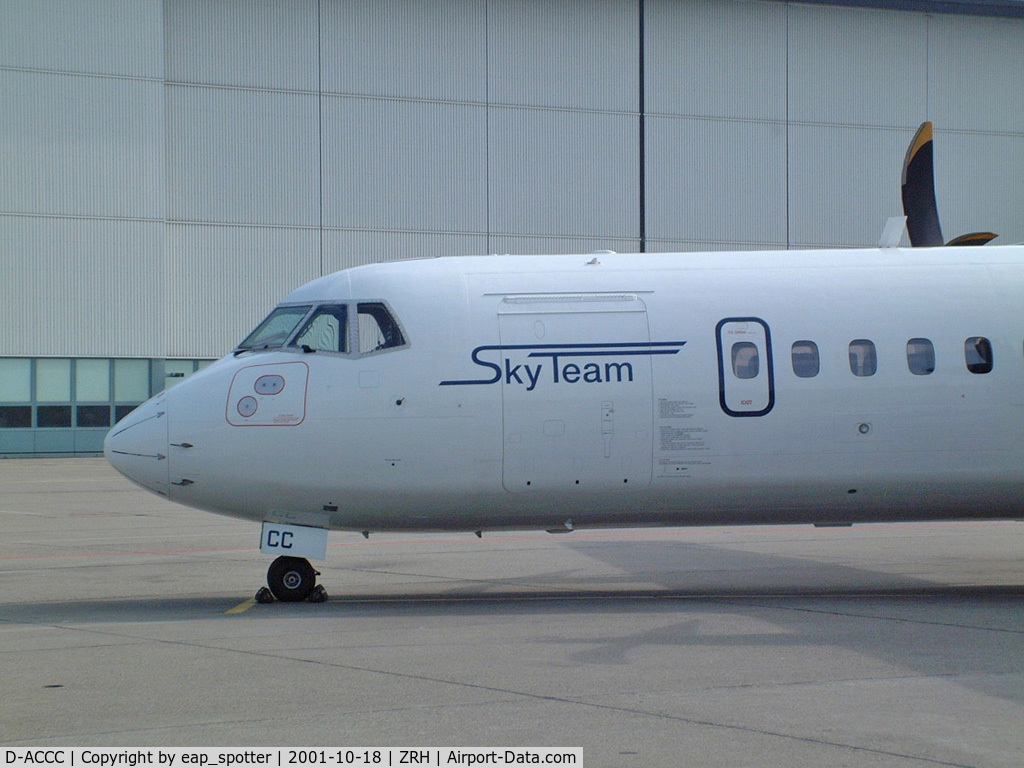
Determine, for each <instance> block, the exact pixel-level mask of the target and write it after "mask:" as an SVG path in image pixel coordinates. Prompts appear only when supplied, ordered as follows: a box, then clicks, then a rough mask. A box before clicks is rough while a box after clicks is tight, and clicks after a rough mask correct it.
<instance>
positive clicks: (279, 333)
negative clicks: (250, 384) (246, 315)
mask: <svg viewBox="0 0 1024 768" xmlns="http://www.w3.org/2000/svg"><path fill="white" fill-rule="evenodd" d="M310 307H311V305H309V304H305V305H302V306H296V307H278V308H277V309H275V310H274V311H273V312H271V313H270V314H269V315H268V316H267V318H266V319H265V320H264V321H263V322H262V323H260V324H259V325H258V326H256V330H255V331H253V332H252V333H250V334H249V335H248V336H247V337H246V339H245V341H243V342H242V343H241V344H239V345H238V350H239V351H242V350H246V349H271V348H273V347H281V346H283V345H284V344H285V342H287V341H288V339H289V337H290V336H291V335H292V332H293V331H294V330H295V328H296V327H297V326H298V324H299V323H301V322H302V318H304V317H305V316H306V314H307V313H308V312H309V310H310Z"/></svg>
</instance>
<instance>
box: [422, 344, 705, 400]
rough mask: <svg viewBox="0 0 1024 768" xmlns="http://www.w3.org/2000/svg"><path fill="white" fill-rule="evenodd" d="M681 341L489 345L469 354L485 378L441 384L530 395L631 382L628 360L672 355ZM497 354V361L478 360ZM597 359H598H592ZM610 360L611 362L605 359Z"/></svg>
mask: <svg viewBox="0 0 1024 768" xmlns="http://www.w3.org/2000/svg"><path fill="white" fill-rule="evenodd" d="M685 343H686V342H685V341H641V342H637V343H627V342H618V343H610V344H492V345H485V346H482V347H477V348H476V349H474V350H473V352H472V354H471V355H470V359H472V361H473V363H474V364H476V365H479V366H480V367H481V368H487V369H488V370H490V371H491V376H490V378H487V379H458V380H453V381H442V382H441V383H440V386H442V387H454V386H465V385H470V384H497V383H498V382H499V381H501V382H503V383H504V384H506V385H509V386H519V385H522V386H524V387H526V391H527V392H532V391H533V390H534V389H535V388H536V386H537V385H538V384H539V383H540V382H541V381H545V382H550V383H551V384H605V383H609V382H611V383H623V382H631V381H633V374H634V372H633V363H632V362H631V361H630V360H629V358H631V357H652V356H654V355H676V354H679V350H681V349H682V348H683V345H684V344H685ZM507 352H519V353H522V352H526V353H527V354H526V358H527V359H528V360H531V359H532V360H537V362H536V363H532V362H521V363H517V362H515V360H517V359H522V356H521V355H517V356H516V357H515V358H513V357H510V356H508V355H507V354H504V353H507ZM492 353H498V354H497V356H496V357H497V359H498V360H500V361H501V362H492V361H491V360H482V359H481V356H482V355H483V356H486V357H491V358H493V357H494V355H493V354H492ZM594 358H599V359H594ZM606 358H612V359H606Z"/></svg>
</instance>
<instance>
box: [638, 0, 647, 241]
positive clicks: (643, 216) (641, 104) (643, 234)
mask: <svg viewBox="0 0 1024 768" xmlns="http://www.w3.org/2000/svg"><path fill="white" fill-rule="evenodd" d="M637 21H638V24H637V26H638V27H639V46H640V50H639V56H638V59H639V66H638V67H637V69H638V78H639V83H638V85H639V89H640V93H639V98H638V99H637V110H638V112H639V121H638V122H639V131H640V136H639V142H638V143H639V155H640V157H639V161H640V169H639V171H640V173H639V177H640V178H639V183H640V200H639V215H640V232H639V235H640V253H645V252H646V251H647V190H646V187H647V180H646V165H647V158H646V145H645V140H644V139H645V137H644V134H645V133H646V120H645V119H644V118H645V111H646V109H647V104H646V99H645V95H646V94H645V91H646V87H645V82H644V80H645V74H644V0H638V1H637Z"/></svg>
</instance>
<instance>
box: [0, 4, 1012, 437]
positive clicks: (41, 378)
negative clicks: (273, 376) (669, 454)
mask: <svg viewBox="0 0 1024 768" xmlns="http://www.w3.org/2000/svg"><path fill="white" fill-rule="evenodd" d="M1021 82H1024V20H1022V19H1019V18H986V17H979V16H958V15H930V14H923V13H916V12H901V11H892V10H871V9H864V8H844V7H836V6H833V5H829V6H825V5H813V4H803V3H781V2H779V3H777V2H768V1H766V0H701V1H699V2H689V1H687V0H551V1H550V2H536V1H535V0H487V1H486V2H480V1H479V0H436V1H435V2H429V3H424V2H410V1H409V0H345V1H344V2H341V1H335V0H246V1H243V0H219V1H217V2H210V1H209V0H164V1H161V0H89V1H88V2H76V3H65V2H62V0H33V2H31V3H28V2H20V1H19V0H0V102H2V103H3V104H4V105H5V107H6V108H4V109H2V110H0V150H2V151H0V178H2V179H3V180H4V181H3V183H2V184H0V243H2V244H3V245H2V248H3V251H2V257H0V258H2V259H3V273H4V277H5V281H4V283H5V287H4V301H3V302H0V411H2V409H3V408H4V403H6V404H7V405H11V406H13V405H14V404H20V405H19V407H26V406H25V404H26V403H27V404H28V406H27V407H30V408H31V410H30V411H29V412H28V413H29V417H28V418H29V421H30V427H31V428H32V429H36V428H41V424H40V423H37V421H38V416H39V412H38V408H39V407H41V406H42V405H43V403H49V402H51V401H49V400H44V399H40V398H39V395H40V391H41V392H43V393H45V392H46V391H48V390H47V386H48V384H47V382H48V381H49V379H48V378H47V377H49V376H51V375H58V376H67V377H68V382H69V383H68V387H67V390H66V392H67V397H66V399H67V403H66V404H67V406H68V407H69V408H70V407H71V406H73V405H77V404H79V403H80V402H81V401H80V400H79V399H78V397H77V391H78V390H77V386H78V385H77V382H78V376H79V373H78V368H79V364H78V362H77V361H78V360H79V359H83V358H85V359H90V360H101V359H102V360H107V361H108V362H109V365H108V371H107V374H106V379H105V381H106V382H107V387H108V391H109V394H110V407H111V408H114V407H115V406H116V405H117V404H118V403H121V401H120V400H118V398H117V397H116V392H115V389H116V387H115V382H116V380H117V375H118V374H117V371H116V370H115V363H116V362H117V361H118V360H124V359H139V360H148V361H150V362H149V366H150V367H149V372H148V377H149V379H150V385H151V389H152V390H154V391H155V390H158V389H159V388H161V387H162V386H163V385H164V384H165V383H173V382H174V381H176V380H177V378H175V377H176V376H178V374H180V373H182V372H188V371H189V370H192V369H194V368H195V367H196V366H197V365H199V364H200V363H199V362H198V361H199V360H201V359H206V358H212V357H216V356H219V355H221V354H223V353H224V352H225V351H226V350H228V349H230V348H231V346H232V345H233V344H234V343H235V342H237V340H238V339H240V338H242V336H243V335H244V334H245V333H246V332H247V331H248V330H249V329H250V328H251V327H252V326H254V325H255V323H256V322H258V320H259V319H260V318H261V317H262V316H263V315H264V314H265V313H266V312H267V311H268V310H269V309H270V307H271V306H272V305H273V304H274V302H275V301H276V300H277V299H278V298H279V297H280V296H281V295H283V294H284V293H286V292H288V291H289V290H291V289H292V288H294V287H296V286H298V285H299V284H301V283H303V282H305V281H307V280H309V279H312V278H314V277H316V276H318V275H320V274H324V273H326V272H330V271H333V270H336V269H341V268H343V267H347V266H352V265H356V264H361V263H366V262H371V261H380V260H389V259H400V258H408V257H416V256H433V255H449V254H454V255H458V254H469V253H498V252H500V253H508V252H513V253H515V252H519V253H555V252H572V251H588V250H591V249H605V248H607V249H613V250H618V251H638V250H647V251H675V250H680V251H694V250H716V249H737V248H759V249H760V248H766V249H773V248H794V247H804V246H854V245H872V244H874V243H875V242H877V239H878V236H879V233H880V232H881V228H882V225H883V223H884V221H885V219H886V218H887V217H888V216H890V215H895V214H898V213H899V212H900V202H899V189H898V183H899V168H900V163H901V161H902V158H903V153H904V151H905V148H906V144H907V142H908V141H909V139H910V137H911V135H912V134H913V131H914V130H915V129H916V127H917V125H918V124H919V123H920V122H921V121H922V120H924V119H930V120H933V121H934V122H935V123H936V127H937V131H936V163H937V168H936V175H937V194H938V198H939V205H940V211H941V214H942V219H943V224H944V227H945V232H946V233H947V236H949V237H952V236H953V235H955V234H958V233H961V232H965V231H969V230H972V229H982V228H990V229H992V230H994V231H997V232H999V233H1000V234H1001V235H1002V237H1001V240H1000V241H997V242H1016V241H1021V240H1024V218H1022V217H1021V216H1020V211H1021V201H1022V200H1024V100H1022V99H1021V98H1020V91H1019V84H1020V83H1021ZM43 358H55V359H59V360H67V361H68V364H67V366H64V365H63V364H60V365H57V366H56V367H54V365H53V364H51V363H47V364H44V365H43V366H42V367H41V369H39V366H37V364H36V361H37V360H39V359H43ZM5 360H6V362H5ZM25 360H29V361H30V365H29V369H28V374H27V376H28V378H27V379H26V378H24V377H25V375H26V374H25V372H24V365H25V363H24V362H23V361H25ZM19 361H22V362H19ZM90 365H92V364H86V365H85V366H83V370H86V369H89V366H90ZM5 366H7V367H6V368H5ZM65 368H66V373H64V371H65ZM93 368H95V365H93ZM121 368H122V369H124V370H128V368H127V367H125V365H122V366H121ZM15 369H17V371H19V373H17V375H16V376H15V378H14V379H11V378H10V376H8V377H7V380H8V381H16V382H17V383H16V384H11V385H10V386H7V387H6V388H5V385H4V384H3V382H4V377H5V375H6V374H5V371H14V370H15ZM37 369H39V370H37ZM58 369H59V371H61V373H53V371H55V370H58ZM179 369H180V370H179ZM96 370H98V369H96ZM40 371H42V372H40ZM47 371H50V372H49V373H47ZM168 372H170V374H171V378H168ZM94 373H95V371H94ZM12 375H13V374H12ZM137 375H139V376H141V375H142V374H141V373H137ZM89 381H91V380H89ZM98 388H101V387H100V385H99V384H98V383H96V382H93V384H91V385H90V384H88V383H87V384H85V385H84V387H83V391H88V390H90V389H92V390H96V389H98ZM56 391H57V392H59V393H62V396H63V393H65V389H64V388H63V387H58V388H57V390H56ZM125 391H127V390H125ZM15 394H16V395H17V398H16V399H12V396H13V395H15ZM26 397H27V398H28V400H27V401H26V400H25V398H26ZM60 402H61V403H62V404H64V402H65V401H64V400H61V401H60ZM90 402H91V401H90ZM121 404H122V405H126V403H121ZM45 407H50V406H45ZM62 407H63V406H62ZM18 413H19V414H20V415H19V416H18V417H17V420H16V423H18V424H20V425H22V427H20V428H26V429H27V428H28V427H24V423H25V421H24V420H25V418H26V417H25V413H26V412H25V411H24V410H22V411H19V412H18ZM75 413H77V412H73V413H72V415H71V416H70V417H69V419H70V420H69V422H68V427H69V428H75V427H77V426H78V423H77V420H76V419H77V416H76V415H75ZM112 418H113V413H112ZM62 419H63V416H62V417H61V420H60V423H61V424H63V423H64V421H63V420H62ZM2 421H3V414H2V413H0V422H2ZM0 426H2V424H0ZM95 429H96V430H99V429H100V427H95ZM0 432H2V429H0ZM47 434H51V433H47ZM53 434H55V433H53ZM96 434H98V431H97V433H96ZM2 438H3V435H2V434H0V443H2ZM90 439H92V438H90ZM44 442H45V441H44ZM86 442H88V441H86ZM20 444H21V445H28V443H27V442H24V441H23V442H22V443H20ZM65 444H67V443H65ZM84 444H86V443H83V445H84ZM92 444H93V445H95V440H94V439H93V443H92ZM51 447H52V445H51ZM75 450H77V448H76V449H75ZM4 451H5V449H4V446H3V445H2V444H0V453H3V452H4Z"/></svg>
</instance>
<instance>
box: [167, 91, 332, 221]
mask: <svg viewBox="0 0 1024 768" xmlns="http://www.w3.org/2000/svg"><path fill="white" fill-rule="evenodd" d="M318 109H319V108H318V97H317V96H316V95H313V94H309V95H307V94H301V93H281V92H272V91H252V90H238V89H230V88H203V87H193V86H168V87H167V189H168V199H167V217H168V218H169V219H171V220H173V221H206V222H227V223H235V224H284V225H292V226H295V225H298V226H316V225H318V224H319V216H320V204H319V195H320V183H319V174H320V163H319V157H318V153H319V143H320V142H319V117H318Z"/></svg>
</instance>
